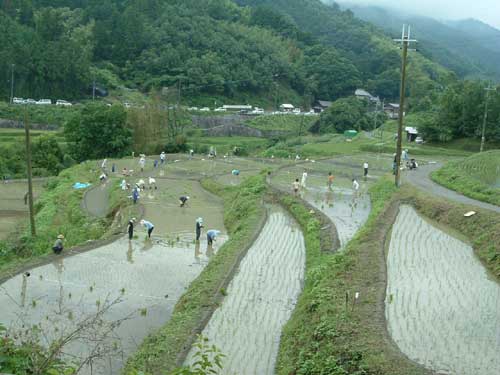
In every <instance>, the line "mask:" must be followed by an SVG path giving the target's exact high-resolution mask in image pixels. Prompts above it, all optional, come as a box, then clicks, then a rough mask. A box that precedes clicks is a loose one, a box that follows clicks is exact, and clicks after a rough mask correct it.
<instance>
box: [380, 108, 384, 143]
mask: <svg viewBox="0 0 500 375" xmlns="http://www.w3.org/2000/svg"><path fill="white" fill-rule="evenodd" d="M384 110H385V99H382V112H384ZM380 139H381V140H383V139H384V124H382V126H381V127H380Z"/></svg>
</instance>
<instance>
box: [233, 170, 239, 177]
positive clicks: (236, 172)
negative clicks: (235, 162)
mask: <svg viewBox="0 0 500 375" xmlns="http://www.w3.org/2000/svg"><path fill="white" fill-rule="evenodd" d="M231 174H232V175H233V176H239V175H240V170H239V169H233V170H232V171H231Z"/></svg>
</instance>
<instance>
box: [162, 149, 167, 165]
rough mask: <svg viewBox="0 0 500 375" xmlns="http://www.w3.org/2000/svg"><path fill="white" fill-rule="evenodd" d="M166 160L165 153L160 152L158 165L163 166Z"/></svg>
mask: <svg viewBox="0 0 500 375" xmlns="http://www.w3.org/2000/svg"><path fill="white" fill-rule="evenodd" d="M166 160H167V154H165V151H162V152H161V154H160V164H161V165H163V164H165V161H166Z"/></svg>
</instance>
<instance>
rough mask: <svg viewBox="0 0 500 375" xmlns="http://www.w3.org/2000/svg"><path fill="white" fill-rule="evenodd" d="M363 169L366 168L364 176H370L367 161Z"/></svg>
mask: <svg viewBox="0 0 500 375" xmlns="http://www.w3.org/2000/svg"><path fill="white" fill-rule="evenodd" d="M363 169H364V172H365V173H364V176H365V178H366V176H368V163H367V162H366V161H365V162H364V164H363Z"/></svg>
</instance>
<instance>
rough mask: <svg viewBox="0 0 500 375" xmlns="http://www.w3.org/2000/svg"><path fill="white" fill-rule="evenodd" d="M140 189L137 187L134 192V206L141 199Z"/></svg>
mask: <svg viewBox="0 0 500 375" xmlns="http://www.w3.org/2000/svg"><path fill="white" fill-rule="evenodd" d="M139 198H140V197H139V188H138V187H135V188H134V191H133V192H132V200H133V201H134V204H136V203H137V200H138V199H139Z"/></svg>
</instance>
